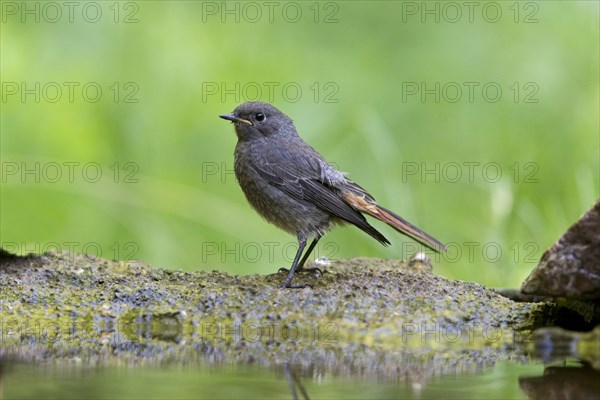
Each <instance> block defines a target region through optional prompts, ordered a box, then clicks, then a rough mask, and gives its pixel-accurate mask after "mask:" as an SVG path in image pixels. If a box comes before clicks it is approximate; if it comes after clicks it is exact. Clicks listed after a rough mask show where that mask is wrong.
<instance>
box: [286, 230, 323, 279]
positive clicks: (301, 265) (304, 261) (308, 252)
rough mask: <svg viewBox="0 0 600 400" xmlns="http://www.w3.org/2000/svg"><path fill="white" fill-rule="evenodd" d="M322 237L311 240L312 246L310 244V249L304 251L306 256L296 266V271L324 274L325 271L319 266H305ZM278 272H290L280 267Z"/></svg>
mask: <svg viewBox="0 0 600 400" xmlns="http://www.w3.org/2000/svg"><path fill="white" fill-rule="evenodd" d="M321 238H322V236H321V235H318V236H315V238H314V239H313V241H312V242H311V244H310V246H308V249H307V250H306V252H305V253H304V257H302V260H300V262H299V263H298V267H296V272H300V271H305V272H318V273H319V275H323V271H321V270H320V269H319V268H304V264H305V263H306V260H308V257H309V256H310V253H312V251H313V250H314V249H315V247H316V246H317V243H318V242H319V239H321ZM278 272H289V270H288V269H287V268H279V271H278Z"/></svg>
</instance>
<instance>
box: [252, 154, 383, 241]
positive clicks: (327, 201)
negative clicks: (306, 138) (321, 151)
mask: <svg viewBox="0 0 600 400" xmlns="http://www.w3.org/2000/svg"><path fill="white" fill-rule="evenodd" d="M307 146H308V145H307ZM311 149H312V148H311ZM309 153H311V156H308V155H306V152H304V151H281V149H280V148H279V149H275V150H274V151H267V152H264V153H263V157H261V159H260V161H257V160H253V162H251V164H252V167H253V168H254V169H255V170H256V172H257V173H258V174H259V175H260V176H261V177H262V178H264V179H266V180H267V181H268V182H269V183H270V184H271V185H273V186H275V187H277V188H278V189H280V190H281V191H283V192H285V193H286V194H288V195H289V196H291V197H293V198H295V199H297V200H301V201H306V202H308V203H310V204H313V205H315V206H316V207H318V208H320V209H321V210H324V211H326V212H328V213H331V214H333V215H335V216H336V217H338V218H341V219H343V220H345V221H347V222H349V223H351V224H353V225H356V226H357V227H358V228H360V229H362V230H363V231H365V232H366V233H368V234H369V235H371V236H373V237H374V238H375V239H377V240H378V241H379V242H381V243H383V244H389V241H388V240H387V239H386V238H385V237H384V236H383V235H382V234H381V233H379V232H378V231H377V230H376V229H375V228H373V227H372V226H371V225H370V224H369V223H368V222H367V220H366V219H365V217H364V216H363V215H362V214H361V213H360V212H358V211H357V210H355V209H354V208H352V207H351V206H350V205H349V204H347V203H346V201H344V198H343V197H342V195H341V192H340V190H339V189H338V188H340V187H342V186H343V185H344V184H345V183H346V182H351V181H349V180H347V179H346V178H345V177H344V174H343V173H341V172H339V171H337V170H336V169H335V168H333V167H332V166H331V165H330V164H329V163H327V162H326V161H325V160H324V159H323V158H322V157H315V156H314V153H312V152H309ZM315 153H316V152H315ZM317 154H318V153H317Z"/></svg>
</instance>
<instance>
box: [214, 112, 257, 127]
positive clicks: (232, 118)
mask: <svg viewBox="0 0 600 400" xmlns="http://www.w3.org/2000/svg"><path fill="white" fill-rule="evenodd" d="M219 117H221V118H223V119H226V120H229V121H231V122H242V123H244V124H248V125H252V121H248V120H247V119H244V118H239V117H236V116H235V115H233V114H221V115H219Z"/></svg>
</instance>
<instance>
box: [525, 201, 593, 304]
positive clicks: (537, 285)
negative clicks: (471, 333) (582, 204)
mask: <svg viewBox="0 0 600 400" xmlns="http://www.w3.org/2000/svg"><path fill="white" fill-rule="evenodd" d="M521 291H522V292H523V293H524V294H535V295H542V296H553V297H566V298H571V299H587V300H591V299H600V199H599V200H598V201H596V204H595V205H594V206H593V207H592V208H591V209H590V210H589V211H588V212H586V213H585V214H584V215H583V216H582V217H581V218H580V219H579V221H577V222H576V223H575V224H574V225H573V226H571V227H570V228H569V229H568V230H567V232H566V233H565V234H564V235H563V236H562V237H561V238H560V239H559V241H558V242H556V243H555V244H554V245H552V247H550V248H549V249H548V250H546V252H545V253H544V255H543V256H542V259H541V260H540V263H539V264H538V266H537V267H536V268H535V269H534V270H533V272H532V273H531V274H530V275H529V276H528V277H527V279H525V282H524V283H523V286H522V287H521Z"/></svg>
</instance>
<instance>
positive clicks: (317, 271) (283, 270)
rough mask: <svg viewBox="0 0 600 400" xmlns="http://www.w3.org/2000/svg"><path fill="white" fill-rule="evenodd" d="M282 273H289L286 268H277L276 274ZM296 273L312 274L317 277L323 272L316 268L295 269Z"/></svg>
mask: <svg viewBox="0 0 600 400" xmlns="http://www.w3.org/2000/svg"><path fill="white" fill-rule="evenodd" d="M282 272H285V273H289V272H290V270H289V269H287V268H279V270H278V271H277V273H278V274H280V273H282ZM298 272H314V273H315V274H316V275H317V276H323V271H321V269H319V268H317V267H313V268H300V269H296V273H298Z"/></svg>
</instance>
